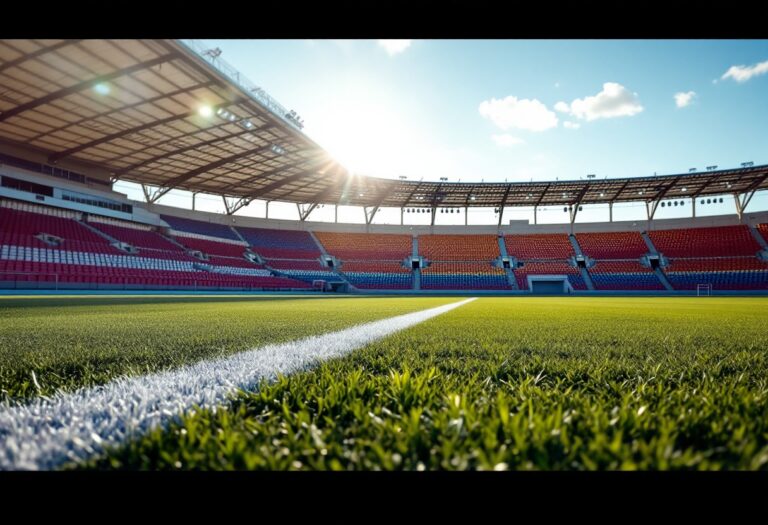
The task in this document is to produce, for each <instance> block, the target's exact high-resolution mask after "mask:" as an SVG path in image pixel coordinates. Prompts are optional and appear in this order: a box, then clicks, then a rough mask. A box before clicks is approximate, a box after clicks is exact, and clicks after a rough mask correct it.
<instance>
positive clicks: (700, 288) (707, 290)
mask: <svg viewBox="0 0 768 525" xmlns="http://www.w3.org/2000/svg"><path fill="white" fill-rule="evenodd" d="M696 295H697V296H699V297H701V296H702V295H706V296H710V295H712V285H711V284H697V285H696Z"/></svg>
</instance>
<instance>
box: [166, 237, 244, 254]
mask: <svg viewBox="0 0 768 525" xmlns="http://www.w3.org/2000/svg"><path fill="white" fill-rule="evenodd" d="M174 238H175V239H176V241H177V242H178V243H180V244H183V245H184V246H186V247H187V248H189V249H190V250H198V251H201V252H203V253H205V254H208V255H223V256H225V257H240V258H242V257H243V253H245V251H246V249H247V248H248V247H247V246H245V245H244V244H242V243H239V244H234V243H229V242H217V241H213V240H208V239H200V238H198V237H184V236H180V235H175V236H174Z"/></svg>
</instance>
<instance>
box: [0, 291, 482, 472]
mask: <svg viewBox="0 0 768 525" xmlns="http://www.w3.org/2000/svg"><path fill="white" fill-rule="evenodd" d="M474 299H475V298H474V297H473V298H470V299H466V300H463V301H459V302H456V303H451V304H447V305H443V306H438V307H436V308H430V309H428V310H423V311H420V312H414V313H410V314H405V315H399V316H396V317H392V318H389V319H382V320H380V321H373V322H370V323H366V324H362V325H358V326H354V327H352V328H347V329H345V330H340V331H338V332H333V333H329V334H324V335H318V336H313V337H308V338H305V339H301V340H298V341H290V342H287V343H280V344H273V345H267V346H263V347H261V348H256V349H253V350H248V351H245V352H241V353H239V354H235V355H233V356H229V357H223V358H218V359H212V360H209V361H202V362H199V363H196V364H194V365H188V366H184V367H181V368H178V369H175V370H170V371H167V372H160V373H157V374H151V375H147V376H141V377H129V378H122V379H116V380H114V381H111V382H109V383H107V384H105V385H102V386H98V387H92V388H83V389H80V390H77V391H75V392H72V393H64V394H57V395H55V396H54V397H52V398H49V399H36V400H34V401H32V402H30V403H27V404H5V405H3V406H0V470H41V469H42V470H45V469H52V468H56V467H58V466H60V465H62V464H64V463H66V462H69V461H79V460H83V459H86V458H88V457H91V456H93V455H95V454H98V453H100V452H102V451H104V450H105V447H112V446H115V445H119V444H121V443H124V442H126V441H127V440H129V439H133V438H136V437H138V436H140V435H142V434H145V433H146V432H148V431H149V430H151V429H154V428H156V427H157V426H159V425H166V424H168V423H169V422H171V421H173V420H174V419H176V418H178V417H179V415H180V414H181V413H182V412H184V411H185V410H187V409H190V408H192V407H195V406H201V407H215V406H217V405H221V404H223V403H225V402H226V401H227V399H228V398H229V396H231V395H232V394H233V393H235V392H237V390H238V389H243V390H252V389H254V388H255V387H257V386H258V384H259V382H260V381H262V380H264V379H267V380H274V379H275V378H276V377H277V375H278V374H290V373H294V372H298V371H301V370H306V369H308V368H309V367H311V366H313V365H315V364H317V363H318V362H320V361H322V360H325V359H331V358H334V357H341V356H344V355H346V354H348V353H350V352H352V351H353V350H356V349H358V348H361V347H363V346H365V345H366V344H368V343H371V342H373V341H377V340H379V339H382V338H384V337H387V336H388V335H391V334H393V333H395V332H398V331H400V330H403V329H405V328H409V327H411V326H413V325H415V324H418V323H421V322H423V321H426V320H427V319H431V318H432V317H435V316H437V315H440V314H443V313H445V312H448V311H450V310H453V309H454V308H458V307H459V306H462V305H464V304H466V303H468V302H470V301H473V300H474Z"/></svg>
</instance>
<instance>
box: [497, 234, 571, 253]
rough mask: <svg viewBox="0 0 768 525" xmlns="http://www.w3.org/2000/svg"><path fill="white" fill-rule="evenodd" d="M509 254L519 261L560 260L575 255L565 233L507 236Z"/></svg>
mask: <svg viewBox="0 0 768 525" xmlns="http://www.w3.org/2000/svg"><path fill="white" fill-rule="evenodd" d="M504 242H505V244H506V245H507V254H509V255H510V256H512V257H517V258H518V259H523V260H531V259H540V260H546V259H560V260H565V259H568V257H571V256H572V255H575V252H574V251H573V246H571V241H569V240H568V236H567V235H566V234H564V233H539V234H533V235H505V236H504Z"/></svg>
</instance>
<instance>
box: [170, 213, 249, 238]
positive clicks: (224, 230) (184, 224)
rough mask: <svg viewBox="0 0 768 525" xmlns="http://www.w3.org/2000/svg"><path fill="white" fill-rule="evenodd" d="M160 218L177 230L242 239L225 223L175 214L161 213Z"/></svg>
mask: <svg viewBox="0 0 768 525" xmlns="http://www.w3.org/2000/svg"><path fill="white" fill-rule="evenodd" d="M160 218H161V219H163V220H164V221H165V222H167V223H168V224H169V225H170V226H171V229H172V230H175V231H176V232H187V233H196V234H198V235H205V236H207V237H219V238H221V239H231V240H233V241H239V240H240V239H239V238H238V236H237V234H236V233H235V232H233V231H232V228H230V227H229V226H225V225H223V224H216V223H213V222H203V221H196V220H193V219H184V218H181V217H174V216H173V215H160Z"/></svg>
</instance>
